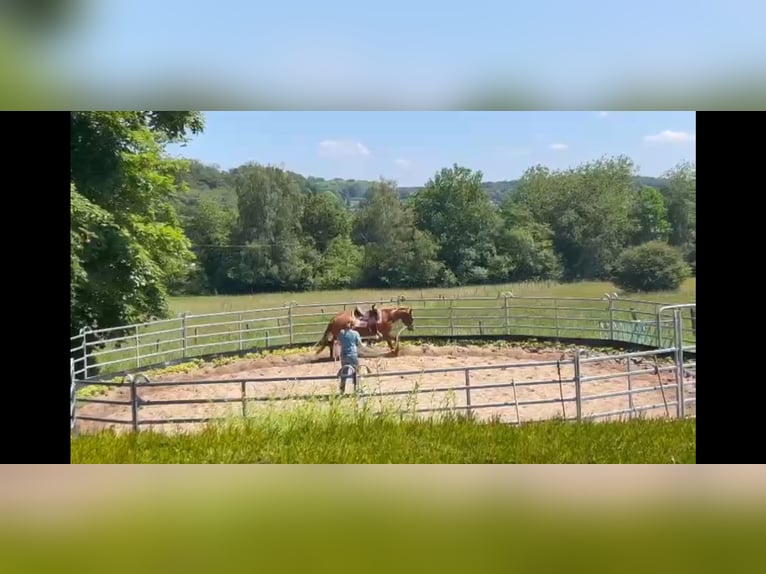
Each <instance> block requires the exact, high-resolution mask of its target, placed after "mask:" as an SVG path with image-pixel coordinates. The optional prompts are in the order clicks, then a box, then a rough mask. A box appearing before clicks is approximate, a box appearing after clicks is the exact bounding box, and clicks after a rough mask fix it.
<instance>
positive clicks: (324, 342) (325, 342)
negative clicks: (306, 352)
mask: <svg viewBox="0 0 766 574" xmlns="http://www.w3.org/2000/svg"><path fill="white" fill-rule="evenodd" d="M331 331H332V322H330V324H329V325H327V329H325V330H324V334H323V335H322V338H321V339H319V341H318V342H317V344H316V346H317V347H319V348H318V349H317V352H316V354H317V355H318V354H319V353H321V352H322V349H324V348H325V347H326V346H327V345H328V344H329V342H330V338H329V334H330V332H331Z"/></svg>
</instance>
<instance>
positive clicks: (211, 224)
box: [179, 156, 696, 294]
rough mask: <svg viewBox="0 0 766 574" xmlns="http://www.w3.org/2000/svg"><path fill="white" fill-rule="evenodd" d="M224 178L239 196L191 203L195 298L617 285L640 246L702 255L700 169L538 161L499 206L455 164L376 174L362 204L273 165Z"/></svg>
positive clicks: (188, 219)
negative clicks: (417, 177) (406, 175)
mask: <svg viewBox="0 0 766 574" xmlns="http://www.w3.org/2000/svg"><path fill="white" fill-rule="evenodd" d="M206 167H208V168H209V167H210V166H206ZM218 173H219V174H220V175H221V176H222V179H221V182H222V184H221V185H222V187H226V188H227V189H229V190H230V192H231V198H230V200H229V201H228V202H227V201H222V196H220V195H219V196H216V195H207V194H206V193H204V192H202V193H198V194H197V196H196V201H194V202H193V203H187V204H184V205H181V206H180V207H179V211H180V213H181V214H182V217H183V226H184V230H185V232H186V235H187V236H188V237H189V239H190V240H191V243H192V249H193V250H194V252H195V253H196V255H197V261H196V267H195V270H194V272H193V273H192V274H191V275H190V278H189V281H188V282H187V283H186V284H185V286H184V287H183V289H184V291H185V292H187V293H232V294H234V293H252V292H259V291H283V290H284V291H303V290H310V289H332V288H349V287H430V286H445V287H446V286H455V285H467V284H481V283H503V282H515V281H528V280H563V281H574V280H587V279H600V280H609V279H612V278H613V277H614V273H615V270H616V265H617V262H618V258H619V257H620V255H621V254H622V253H623V252H624V251H625V250H626V249H627V248H629V247H632V246H637V245H641V244H645V243H648V242H651V241H659V242H664V243H667V244H668V245H670V246H674V247H676V248H678V250H679V252H680V253H681V254H682V255H683V257H684V258H685V259H686V261H687V262H688V263H690V264H692V265H695V264H696V233H695V232H696V221H695V217H696V179H695V169H694V167H693V166H692V165H691V164H680V165H678V166H676V167H675V168H674V169H673V170H671V171H670V172H669V173H667V174H664V175H665V177H664V179H662V180H658V181H660V182H662V184H663V185H660V186H658V187H654V186H648V185H643V184H641V183H640V182H639V181H638V180H637V176H636V174H635V166H634V164H633V162H632V161H631V160H630V159H629V158H627V157H624V156H617V157H611V158H601V159H598V160H595V161H592V162H588V163H584V164H582V165H580V166H578V167H576V168H572V169H568V170H561V171H553V170H549V169H547V168H545V167H542V166H533V167H531V168H529V169H528V170H527V171H526V172H525V173H524V174H523V176H522V177H521V178H520V179H519V180H518V181H516V182H513V186H512V188H510V189H509V190H508V191H507V192H506V193H505V194H504V195H503V197H502V198H501V199H500V200H499V201H493V200H492V197H491V196H490V194H488V193H487V190H486V182H484V181H482V173H481V172H480V171H476V170H471V169H469V168H467V167H464V166H460V165H453V166H451V167H445V168H444V169H441V170H440V171H439V172H437V173H436V174H434V176H433V177H432V178H431V179H430V180H429V181H428V182H427V183H426V184H425V186H423V187H422V188H418V189H416V190H415V191H414V192H410V193H406V194H402V193H401V190H400V189H399V188H398V187H397V185H396V183H395V182H393V181H387V180H380V181H377V182H366V183H368V188H367V191H366V192H365V194H364V196H362V198H361V200H360V201H359V203H358V205H356V206H355V207H354V208H353V209H351V208H350V207H349V205H348V202H347V201H346V199H345V198H344V197H343V195H342V194H340V193H338V191H337V189H317V187H316V180H314V181H311V180H310V179H307V178H304V177H302V176H300V175H298V174H293V173H290V172H287V171H285V170H282V169H280V168H277V167H274V166H264V165H259V164H256V163H252V164H247V165H243V166H241V167H239V168H237V169H236V170H232V171H231V172H228V173H223V172H220V171H219V172H218ZM322 182H323V183H324V180H322ZM191 183H192V184H193V185H199V182H194V181H192V182H191ZM357 183H358V182H357ZM197 189H199V187H198V188H197Z"/></svg>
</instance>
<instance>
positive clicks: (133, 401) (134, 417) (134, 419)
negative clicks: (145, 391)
mask: <svg viewBox="0 0 766 574" xmlns="http://www.w3.org/2000/svg"><path fill="white" fill-rule="evenodd" d="M126 378H127V380H128V383H129V384H130V415H131V423H132V424H133V432H136V431H138V393H137V392H136V379H135V377H133V375H130V374H128V375H127V376H126Z"/></svg>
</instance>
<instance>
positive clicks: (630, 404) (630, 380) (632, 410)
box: [628, 357, 636, 418]
mask: <svg viewBox="0 0 766 574" xmlns="http://www.w3.org/2000/svg"><path fill="white" fill-rule="evenodd" d="M632 363H633V359H631V358H630V357H628V408H629V409H630V418H633V417H634V415H635V414H636V413H635V407H634V406H633V393H632V392H631V391H632V390H633V376H632V375H631V374H630V371H631V364H632Z"/></svg>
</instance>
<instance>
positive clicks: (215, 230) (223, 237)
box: [185, 197, 237, 293]
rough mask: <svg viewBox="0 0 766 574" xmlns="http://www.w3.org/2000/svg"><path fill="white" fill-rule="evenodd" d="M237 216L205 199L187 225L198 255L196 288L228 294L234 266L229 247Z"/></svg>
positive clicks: (188, 233)
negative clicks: (231, 269)
mask: <svg viewBox="0 0 766 574" xmlns="http://www.w3.org/2000/svg"><path fill="white" fill-rule="evenodd" d="M236 222H237V214H236V212H235V211H234V210H232V209H227V208H226V207H224V206H223V205H221V204H220V203H219V202H217V201H215V200H214V199H211V198H208V197H203V198H202V199H201V200H200V201H199V203H198V205H197V208H196V210H195V212H194V214H193V215H192V216H191V218H190V220H189V221H188V222H187V224H186V227H185V229H186V234H187V235H188V237H189V239H190V240H191V242H192V244H193V245H194V248H195V251H196V253H197V262H198V266H199V267H198V278H199V279H200V280H201V285H197V286H195V287H197V288H200V287H201V288H202V290H204V291H212V292H214V293H218V292H227V291H229V290H230V289H229V278H228V270H229V266H230V265H231V263H232V251H231V249H230V247H229V246H230V244H231V240H232V235H233V233H234V229H235V225H236Z"/></svg>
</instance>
